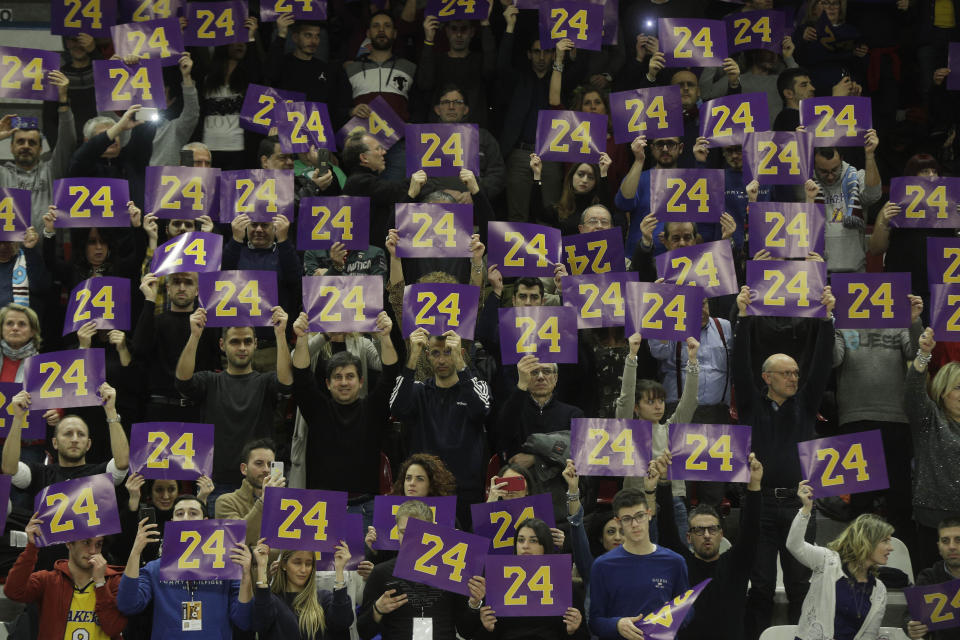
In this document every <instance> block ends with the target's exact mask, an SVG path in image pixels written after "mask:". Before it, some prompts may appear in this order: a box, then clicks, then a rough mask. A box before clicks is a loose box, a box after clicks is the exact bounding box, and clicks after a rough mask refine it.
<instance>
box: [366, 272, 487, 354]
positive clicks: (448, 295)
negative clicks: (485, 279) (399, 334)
mask: <svg viewBox="0 0 960 640" xmlns="http://www.w3.org/2000/svg"><path fill="white" fill-rule="evenodd" d="M381 286H382V281H381ZM479 305H480V288H479V287H474V286H472V285H467V284H443V283H418V284H408V285H407V286H406V287H404V288H403V327H402V328H403V335H404V337H409V336H410V334H411V333H413V332H414V331H415V330H417V329H419V328H420V327H423V328H424V329H426V330H427V331H428V332H429V333H430V335H431V336H440V335H443V334H444V333H446V332H447V331H453V332H454V333H455V334H457V335H458V336H460V337H461V338H463V339H464V340H473V330H474V328H476V324H477V308H478V307H479Z"/></svg>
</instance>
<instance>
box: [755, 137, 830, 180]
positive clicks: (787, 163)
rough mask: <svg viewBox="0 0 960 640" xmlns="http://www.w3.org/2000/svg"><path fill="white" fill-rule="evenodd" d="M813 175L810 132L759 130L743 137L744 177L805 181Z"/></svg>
mask: <svg viewBox="0 0 960 640" xmlns="http://www.w3.org/2000/svg"><path fill="white" fill-rule="evenodd" d="M812 175H813V135H812V134H811V133H810V132H793V131H758V132H757V133H748V134H747V135H745V136H744V138H743V179H744V180H754V179H756V181H757V182H759V183H760V184H761V185H766V184H803V183H804V182H806V181H807V180H808V179H809V178H810V177H811V176H812Z"/></svg>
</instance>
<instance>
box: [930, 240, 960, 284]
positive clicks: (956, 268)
mask: <svg viewBox="0 0 960 640" xmlns="http://www.w3.org/2000/svg"><path fill="white" fill-rule="evenodd" d="M927 282H928V283H929V284H931V285H933V284H960V238H932V237H928V238H927Z"/></svg>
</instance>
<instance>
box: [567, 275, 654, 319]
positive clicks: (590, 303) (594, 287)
mask: <svg viewBox="0 0 960 640" xmlns="http://www.w3.org/2000/svg"><path fill="white" fill-rule="evenodd" d="M638 277H639V274H638V273H637V272H636V271H626V272H617V273H586V274H584V275H582V276H566V277H564V278H561V280H560V285H561V287H562V290H563V306H565V307H570V308H571V309H573V310H574V311H575V312H576V313H577V329H597V328H599V327H622V326H623V325H624V323H625V322H626V320H627V309H626V298H625V297H624V296H626V283H627V282H637V279H638Z"/></svg>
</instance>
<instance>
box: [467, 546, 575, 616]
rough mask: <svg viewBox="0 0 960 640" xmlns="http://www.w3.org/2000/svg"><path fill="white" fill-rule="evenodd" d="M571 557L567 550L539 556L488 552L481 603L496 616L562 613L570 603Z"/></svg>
mask: <svg viewBox="0 0 960 640" xmlns="http://www.w3.org/2000/svg"><path fill="white" fill-rule="evenodd" d="M572 568H573V560H572V558H571V556H570V554H569V553H564V554H556V553H544V554H543V555H539V556H507V555H502V556H490V557H488V558H487V563H486V566H485V568H484V572H485V574H486V577H487V585H486V586H487V597H486V602H485V604H486V605H487V606H489V607H490V608H492V609H493V612H494V613H495V614H496V616H497V618H498V619H499V618H509V617H517V616H556V617H557V618H561V617H563V615H564V614H565V613H566V612H567V608H568V607H570V606H572V605H573V582H572V580H571V577H572V571H571V569H572Z"/></svg>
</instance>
